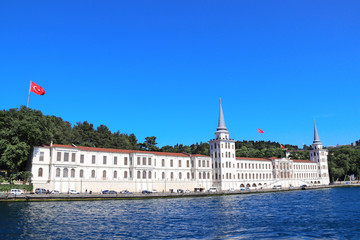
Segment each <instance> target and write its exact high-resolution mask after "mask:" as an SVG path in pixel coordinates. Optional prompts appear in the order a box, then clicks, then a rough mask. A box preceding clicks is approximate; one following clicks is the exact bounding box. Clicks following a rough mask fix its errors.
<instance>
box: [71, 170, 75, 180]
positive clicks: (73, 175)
mask: <svg viewBox="0 0 360 240" xmlns="http://www.w3.org/2000/svg"><path fill="white" fill-rule="evenodd" d="M71 177H72V178H74V177H75V169H71Z"/></svg>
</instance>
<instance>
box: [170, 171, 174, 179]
mask: <svg viewBox="0 0 360 240" xmlns="http://www.w3.org/2000/svg"><path fill="white" fill-rule="evenodd" d="M170 178H171V180H173V179H174V173H173V172H171V173H170Z"/></svg>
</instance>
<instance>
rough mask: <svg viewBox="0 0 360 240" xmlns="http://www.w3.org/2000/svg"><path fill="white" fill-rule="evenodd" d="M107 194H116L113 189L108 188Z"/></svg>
mask: <svg viewBox="0 0 360 240" xmlns="http://www.w3.org/2000/svg"><path fill="white" fill-rule="evenodd" d="M108 194H117V192H116V191H114V190H110V191H109V192H108Z"/></svg>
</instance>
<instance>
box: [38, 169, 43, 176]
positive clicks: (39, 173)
mask: <svg viewBox="0 0 360 240" xmlns="http://www.w3.org/2000/svg"><path fill="white" fill-rule="evenodd" d="M42 176H43V169H42V168H39V171H38V177H42Z"/></svg>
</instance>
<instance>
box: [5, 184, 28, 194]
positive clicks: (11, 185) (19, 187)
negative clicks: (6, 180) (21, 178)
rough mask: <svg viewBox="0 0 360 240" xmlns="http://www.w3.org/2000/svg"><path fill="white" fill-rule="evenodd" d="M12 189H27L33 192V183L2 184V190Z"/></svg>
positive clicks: (8, 190)
mask: <svg viewBox="0 0 360 240" xmlns="http://www.w3.org/2000/svg"><path fill="white" fill-rule="evenodd" d="M11 189H25V190H26V191H27V192H32V190H33V185H15V184H0V192H10V190H11Z"/></svg>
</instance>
